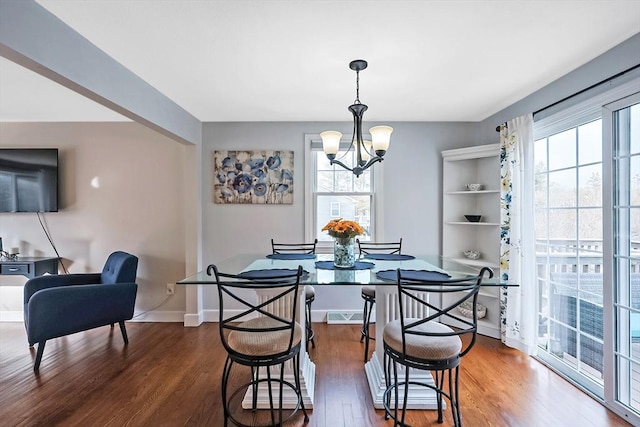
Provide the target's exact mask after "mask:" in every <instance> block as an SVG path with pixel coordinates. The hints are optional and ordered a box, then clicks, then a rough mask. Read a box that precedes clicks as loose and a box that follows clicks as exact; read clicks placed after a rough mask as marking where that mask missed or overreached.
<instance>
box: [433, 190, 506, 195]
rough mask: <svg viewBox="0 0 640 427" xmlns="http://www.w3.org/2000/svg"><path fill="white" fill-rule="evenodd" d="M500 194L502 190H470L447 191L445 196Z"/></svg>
mask: <svg viewBox="0 0 640 427" xmlns="http://www.w3.org/2000/svg"><path fill="white" fill-rule="evenodd" d="M497 193H500V190H479V191H469V190H462V191H447V192H446V193H444V194H497Z"/></svg>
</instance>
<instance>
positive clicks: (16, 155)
mask: <svg viewBox="0 0 640 427" xmlns="http://www.w3.org/2000/svg"><path fill="white" fill-rule="evenodd" d="M57 211H58V149H57V148H2V149H0V212H57Z"/></svg>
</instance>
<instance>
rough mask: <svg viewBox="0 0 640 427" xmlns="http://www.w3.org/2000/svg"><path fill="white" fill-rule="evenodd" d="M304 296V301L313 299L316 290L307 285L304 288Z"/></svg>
mask: <svg viewBox="0 0 640 427" xmlns="http://www.w3.org/2000/svg"><path fill="white" fill-rule="evenodd" d="M304 296H305V298H306V299H309V298H313V297H315V296H316V290H315V289H314V288H313V286H311V285H307V286H305V287H304Z"/></svg>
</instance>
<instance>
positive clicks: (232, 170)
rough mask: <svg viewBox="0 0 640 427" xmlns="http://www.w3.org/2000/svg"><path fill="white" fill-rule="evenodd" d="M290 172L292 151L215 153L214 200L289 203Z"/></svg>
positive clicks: (290, 201) (249, 202) (291, 185)
mask: <svg viewBox="0 0 640 427" xmlns="http://www.w3.org/2000/svg"><path fill="white" fill-rule="evenodd" d="M293 170H294V169H293V151H283V150H280V151H276V150H235V151H232V150H229V151H214V154H213V180H212V181H213V201H214V203H221V204H227V203H240V204H292V203H293Z"/></svg>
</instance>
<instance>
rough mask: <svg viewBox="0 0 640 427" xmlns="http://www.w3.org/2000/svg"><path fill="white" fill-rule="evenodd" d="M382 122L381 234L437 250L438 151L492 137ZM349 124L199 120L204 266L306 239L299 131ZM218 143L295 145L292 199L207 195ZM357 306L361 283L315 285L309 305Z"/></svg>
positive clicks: (457, 127)
mask: <svg viewBox="0 0 640 427" xmlns="http://www.w3.org/2000/svg"><path fill="white" fill-rule="evenodd" d="M388 124H389V125H391V126H393V128H394V132H393V135H392V137H391V145H390V148H389V151H388V152H387V154H386V155H385V160H384V162H382V163H378V164H376V165H375V166H374V168H380V167H383V168H384V206H385V209H384V217H383V230H384V236H385V237H388V238H395V237H402V238H403V251H405V252H406V253H416V254H430V253H432V254H437V253H439V252H440V235H441V233H440V228H441V227H440V222H441V205H442V197H441V190H440V189H441V179H442V166H441V164H442V160H441V154H440V152H441V151H442V150H445V149H450V148H458V147H466V146H470V145H477V144H479V143H490V142H495V141H482V142H478V141H476V139H477V138H476V136H475V129H476V126H477V124H474V123H409V122H404V123H388ZM368 125H373V124H370V123H367V126H368ZM351 128H352V123H348V122H344V123H318V122H279V123H205V124H204V127H203V137H202V140H203V144H202V152H203V156H202V159H201V162H202V174H203V176H202V182H203V184H204V185H203V188H202V194H201V197H202V217H203V234H202V241H203V251H202V260H203V264H204V266H205V267H206V266H207V265H208V264H210V263H215V262H216V260H222V259H225V258H228V257H230V256H232V255H235V254H239V253H256V254H267V253H270V251H271V246H270V239H271V238H272V237H278V238H279V239H280V240H281V241H285V240H286V241H302V240H304V218H305V215H304V184H305V181H304V180H305V170H304V155H305V150H304V135H305V134H317V133H320V132H321V131H323V130H326V129H335V130H339V131H341V132H343V133H350V132H351V131H352V129H351ZM222 149H269V150H271V149H275V150H293V151H294V169H295V170H294V203H293V205H231V204H226V205H223V204H215V203H213V198H212V176H213V172H212V165H213V152H214V151H215V150H222ZM496 167H498V165H496ZM214 291H215V290H214V289H205V297H204V309H205V310H208V309H215V308H217V296H215V295H214ZM361 306H362V299H361V298H360V289H359V288H356V287H352V288H350V289H346V288H344V287H343V288H329V287H326V286H325V287H322V286H318V287H316V299H315V302H314V306H313V309H314V310H328V309H334V310H338V309H345V310H346V309H349V310H360V309H361V308H362V307H361Z"/></svg>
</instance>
